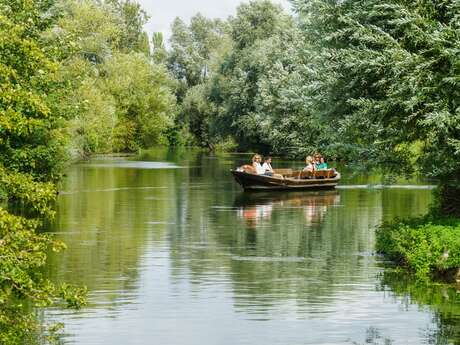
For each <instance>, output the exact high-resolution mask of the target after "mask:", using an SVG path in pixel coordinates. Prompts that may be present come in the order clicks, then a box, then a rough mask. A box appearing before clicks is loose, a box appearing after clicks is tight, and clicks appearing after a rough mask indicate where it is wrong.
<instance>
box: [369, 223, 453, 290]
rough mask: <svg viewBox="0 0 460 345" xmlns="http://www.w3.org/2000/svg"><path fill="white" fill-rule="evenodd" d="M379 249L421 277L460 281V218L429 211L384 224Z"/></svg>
mask: <svg viewBox="0 0 460 345" xmlns="http://www.w3.org/2000/svg"><path fill="white" fill-rule="evenodd" d="M376 249H377V251H378V252H380V253H383V254H385V255H386V256H387V257H388V258H389V259H391V260H393V261H395V262H396V263H397V264H399V265H401V266H404V267H407V268H408V269H409V270H411V271H413V272H414V273H415V275H416V277H417V278H419V279H423V280H426V279H430V278H434V279H444V280H448V281H450V282H456V283H457V284H459V283H460V219H457V218H443V217H440V216H434V215H432V214H428V215H427V216H424V217H420V218H412V219H407V220H396V221H393V222H390V223H384V224H383V225H382V226H380V227H379V229H378V231H377V242H376Z"/></svg>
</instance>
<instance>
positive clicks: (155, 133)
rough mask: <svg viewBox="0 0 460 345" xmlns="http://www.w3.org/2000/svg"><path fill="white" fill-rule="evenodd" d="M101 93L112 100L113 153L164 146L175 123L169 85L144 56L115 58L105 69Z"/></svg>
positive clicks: (160, 70)
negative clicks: (113, 102) (165, 135)
mask: <svg viewBox="0 0 460 345" xmlns="http://www.w3.org/2000/svg"><path fill="white" fill-rule="evenodd" d="M104 73H105V74H106V78H105V80H104V82H103V88H104V90H105V91H106V92H107V93H109V94H110V95H111V96H112V97H113V99H114V100H115V105H116V116H117V119H118V120H117V121H118V122H117V125H116V127H115V129H114V139H113V140H114V144H113V145H114V149H115V150H117V151H133V150H136V149H138V148H140V147H144V148H145V147H150V146H152V145H155V144H159V143H164V140H165V137H164V132H165V131H166V130H167V129H168V127H169V126H170V125H171V124H172V121H173V119H174V105H175V98H174V96H173V94H172V92H171V88H172V81H171V80H170V79H169V76H168V74H167V71H166V69H165V67H164V66H162V65H155V64H152V63H151V61H150V60H149V59H148V58H147V57H146V56H145V55H143V54H140V53H138V54H122V53H118V54H115V55H114V56H113V57H112V58H111V59H110V60H109V61H107V64H106V66H105V71H104Z"/></svg>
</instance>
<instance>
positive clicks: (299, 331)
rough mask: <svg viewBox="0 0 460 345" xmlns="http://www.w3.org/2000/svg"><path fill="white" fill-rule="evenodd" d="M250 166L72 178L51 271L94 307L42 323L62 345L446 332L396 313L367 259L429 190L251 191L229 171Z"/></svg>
mask: <svg viewBox="0 0 460 345" xmlns="http://www.w3.org/2000/svg"><path fill="white" fill-rule="evenodd" d="M247 158H248V157H245V156H230V155H227V156H223V157H216V156H209V155H206V154H203V153H200V152H195V153H193V152H179V153H172V152H166V153H165V152H163V153H162V152H150V153H144V154H143V155H142V157H141V158H140V160H141V161H142V163H141V165H142V164H145V162H149V161H150V162H152V164H147V168H145V169H143V168H139V166H138V164H137V163H136V162H130V163H126V162H125V163H123V162H120V161H119V159H118V161H117V162H116V164H114V165H113V166H110V165H111V161H110V160H98V161H97V162H96V164H103V165H104V167H100V166H95V165H94V162H90V163H89V164H81V165H77V166H73V167H72V168H71V170H70V171H69V172H68V179H67V180H66V181H65V184H64V185H63V187H62V190H63V192H64V193H61V195H60V196H59V202H58V217H57V219H56V221H55V223H54V224H53V225H52V227H51V229H50V230H51V231H52V232H54V233H55V234H56V236H58V238H59V239H62V240H64V241H65V242H66V243H67V244H68V246H69V250H68V251H66V252H65V253H64V254H62V255H57V256H56V255H54V254H52V253H51V255H50V262H49V266H48V268H47V272H46V273H47V275H48V276H49V277H50V278H52V279H53V280H57V281H61V280H66V281H70V282H73V283H76V284H83V285H87V286H88V287H89V289H90V291H91V295H90V302H91V305H90V307H89V308H87V309H85V310H82V311H81V312H79V313H74V312H69V311H67V310H60V309H56V310H52V311H50V312H49V313H48V314H47V317H49V318H55V317H58V318H64V321H65V322H66V325H67V331H68V336H67V337H65V338H64V342H65V343H69V344H70V343H75V344H95V345H96V344H108V343H109V344H146V343H151V341H152V339H155V342H156V343H158V344H165V345H168V344H174V345H181V344H184V345H185V344H186V345H189V344H200V345H203V344H253V343H254V339H257V343H263V344H270V345H271V344H280V345H281V344H283V345H284V344H346V343H349V344H352V343H358V344H361V343H365V342H366V341H367V340H369V339H371V340H369V341H373V342H374V343H375V344H380V343H382V344H383V343H385V341H386V339H390V340H391V341H393V342H394V344H401V343H402V344H419V343H424V342H425V343H427V342H429V341H430V340H429V339H430V337H431V336H430V335H427V334H426V333H421V332H420V329H427V328H430V329H437V330H442V327H443V325H447V324H448V323H449V322H450V321H449V319H448V318H446V317H444V318H443V319H442V321H441V322H438V321H436V317H437V316H436V315H438V314H436V311H432V309H430V308H429V307H425V308H419V307H417V306H416V305H414V304H408V305H404V307H403V308H401V305H402V304H401V300H403V299H401V298H400V297H397V296H396V295H395V294H394V293H393V292H392V291H393V289H394V290H395V291H397V287H393V286H391V285H390V284H386V283H385V284H386V285H384V287H382V284H381V283H380V281H381V280H380V278H379V274H380V273H381V272H382V262H381V259H380V258H379V257H378V256H376V255H374V253H373V250H374V240H375V238H374V230H373V229H374V227H375V226H376V225H378V224H379V223H380V222H381V221H382V220H387V219H392V218H393V217H395V216H401V217H404V216H408V215H417V214H421V213H424V212H426V211H427V209H428V205H429V203H430V201H431V190H429V189H426V188H424V189H421V188H418V189H410V188H389V189H387V188H383V189H372V188H348V189H339V190H337V191H332V192H300V193H297V192H295V193H255V194H254V193H253V194H245V193H242V192H241V190H240V189H239V187H238V186H237V185H236V184H235V183H234V182H233V180H232V178H231V176H230V175H229V173H228V170H229V169H230V168H231V167H234V166H237V165H241V164H242V162H244V161H246V160H247ZM153 163H155V164H153ZM166 163H167V164H166ZM162 164H164V169H163V168H152V167H159V166H162ZM282 164H286V166H288V164H292V163H291V162H281V161H280V162H279V165H280V167H281V165H282ZM171 166H180V167H182V168H181V169H171V168H170V167H171ZM370 180H372V183H376V182H378V181H377V178H376V177H375V176H372V177H371V178H369V179H366V178H363V177H360V178H359V180H356V181H355V180H346V179H344V183H349V184H355V185H356V184H359V185H365V184H369V183H370ZM411 184H412V182H411ZM404 185H408V184H407V183H405V184H404ZM403 284H404V283H403ZM376 286H377V287H378V288H376ZM451 298H454V296H453V295H452V297H451ZM431 303H432V301H426V304H427V305H430V304H431ZM455 303H456V302H455ZM446 305H447V304H446ZM452 315H453V318H452V320H456V319H455V318H456V317H457V316H458V315H460V311H457V310H453V312H452ZM178 329H180V332H177V330H178ZM203 334H206V337H203ZM442 334H446V333H445V332H444V333H442ZM372 337H373V338H372ZM441 338H442V337H441ZM441 338H440V339H441ZM372 339H373V340H372ZM443 339H452V338H443ZM371 343H372V342H371Z"/></svg>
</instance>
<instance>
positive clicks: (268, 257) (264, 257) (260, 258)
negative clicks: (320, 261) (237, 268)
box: [232, 255, 306, 262]
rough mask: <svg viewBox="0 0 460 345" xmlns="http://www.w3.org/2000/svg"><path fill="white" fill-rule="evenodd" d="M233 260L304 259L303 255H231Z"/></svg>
mask: <svg viewBox="0 0 460 345" xmlns="http://www.w3.org/2000/svg"><path fill="white" fill-rule="evenodd" d="M232 260H235V261H253V262H303V261H306V259H305V258H303V257H298V256H280V257H276V256H237V255H234V256H232Z"/></svg>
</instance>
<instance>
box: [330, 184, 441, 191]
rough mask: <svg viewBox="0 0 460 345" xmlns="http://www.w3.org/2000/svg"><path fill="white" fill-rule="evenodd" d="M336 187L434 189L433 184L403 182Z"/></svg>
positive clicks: (341, 187)
mask: <svg viewBox="0 0 460 345" xmlns="http://www.w3.org/2000/svg"><path fill="white" fill-rule="evenodd" d="M336 188H337V189H422V190H431V189H435V188H436V186H435V185H412V184H409V185H403V184H393V185H386V184H350V185H339V186H337V187H336Z"/></svg>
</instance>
